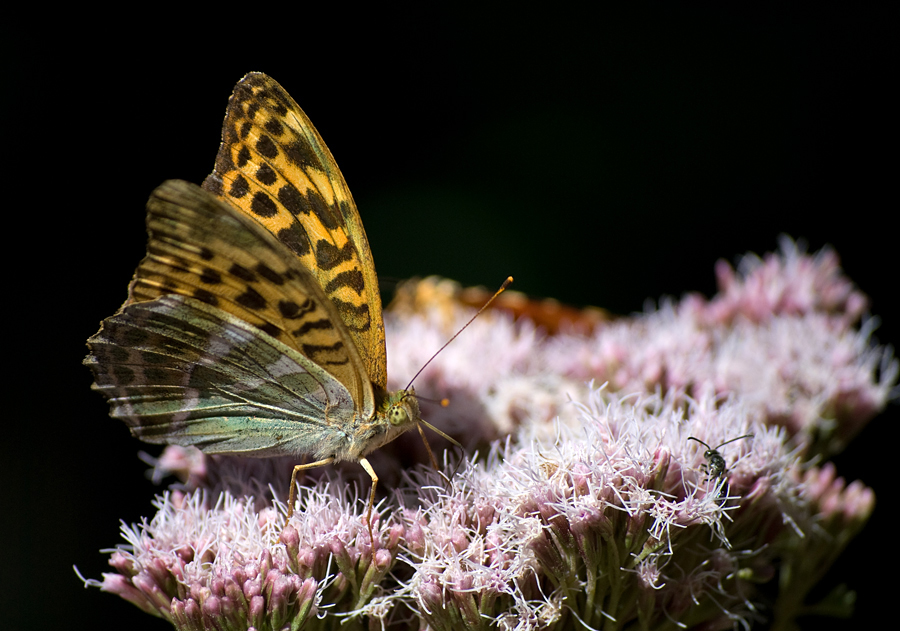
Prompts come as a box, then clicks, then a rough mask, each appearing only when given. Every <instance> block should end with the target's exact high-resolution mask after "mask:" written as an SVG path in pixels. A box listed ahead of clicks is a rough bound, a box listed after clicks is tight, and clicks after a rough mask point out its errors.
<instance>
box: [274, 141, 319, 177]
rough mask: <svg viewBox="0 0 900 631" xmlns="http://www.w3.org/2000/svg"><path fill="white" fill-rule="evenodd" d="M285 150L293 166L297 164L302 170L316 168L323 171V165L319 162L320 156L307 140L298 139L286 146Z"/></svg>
mask: <svg viewBox="0 0 900 631" xmlns="http://www.w3.org/2000/svg"><path fill="white" fill-rule="evenodd" d="M283 150H284V154H285V156H286V157H287V159H288V161H289V162H290V163H291V164H295V165H297V166H299V167H302V168H307V167H315V168H316V169H318V170H320V171H321V170H323V169H322V163H321V162H320V161H319V156H318V155H317V154H316V152H315V151H313V148H312V147H311V146H310V144H309V143H308V142H306V139H304V138H297V139H296V140H294V141H293V142H289V143H287V144H286V145H284V146H283Z"/></svg>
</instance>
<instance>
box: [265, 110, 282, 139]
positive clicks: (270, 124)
mask: <svg viewBox="0 0 900 631" xmlns="http://www.w3.org/2000/svg"><path fill="white" fill-rule="evenodd" d="M282 116H283V114H282ZM263 129H265V130H266V131H267V132H269V133H270V134H271V135H272V136H274V137H275V138H278V137H279V136H280V135H281V134H283V133H284V125H282V124H281V123H280V122H278V120H276V119H274V118H270V119H269V120H267V121H266V124H265V125H263Z"/></svg>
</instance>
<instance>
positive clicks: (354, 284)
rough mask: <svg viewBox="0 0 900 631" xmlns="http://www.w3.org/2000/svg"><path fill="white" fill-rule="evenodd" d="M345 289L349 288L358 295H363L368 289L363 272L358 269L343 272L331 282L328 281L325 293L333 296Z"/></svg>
mask: <svg viewBox="0 0 900 631" xmlns="http://www.w3.org/2000/svg"><path fill="white" fill-rule="evenodd" d="M344 287H349V288H350V289H352V290H353V291H355V292H356V293H357V295H361V294H362V292H363V290H364V289H365V287H366V286H365V281H364V280H363V275H362V272H360V271H359V270H358V269H354V270H348V271H346V272H341V273H340V274H338V275H337V276H335V277H334V278H332V279H331V280H330V281H328V284H327V285H325V293H326V294H332V293H334V292H335V291H337V290H339V289H342V288H344Z"/></svg>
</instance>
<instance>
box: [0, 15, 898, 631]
mask: <svg viewBox="0 0 900 631" xmlns="http://www.w3.org/2000/svg"><path fill="white" fill-rule="evenodd" d="M453 6H454V8H453V9H446V10H439V9H420V8H413V7H409V8H407V9H405V10H402V11H401V10H393V11H392V12H387V13H386V12H373V13H370V14H364V13H359V12H356V11H352V10H350V9H349V8H343V9H339V10H335V11H331V12H319V11H311V10H310V9H309V8H307V7H301V5H300V4H299V3H295V4H292V5H278V6H274V5H264V4H258V5H253V4H250V5H247V6H244V7H242V8H240V9H238V8H235V9H229V10H227V9H225V8H224V7H214V6H209V7H207V9H206V11H207V13H206V14H205V15H203V16H199V15H198V16H196V17H197V19H193V16H191V15H189V14H186V13H185V12H184V7H182V8H181V9H180V10H179V11H176V12H171V13H169V12H167V11H166V10H164V9H162V8H159V9H157V10H156V13H153V14H151V13H141V14H140V15H135V16H133V17H129V18H128V19H124V18H122V17H116V16H114V15H109V14H100V13H97V14H90V13H85V12H84V9H79V12H77V13H72V14H70V15H60V14H59V13H54V14H53V16H52V20H49V18H50V17H51V16H37V15H20V16H16V15H13V16H11V18H10V19H9V20H8V21H7V22H6V24H5V25H4V26H3V27H2V29H3V30H2V38H0V47H2V53H3V54H2V61H0V64H2V68H3V71H4V72H3V77H4V79H3V83H2V90H3V93H2V97H3V98H2V99H0V104H2V109H0V114H2V116H3V121H4V133H3V136H2V137H3V138H4V140H5V143H6V146H5V149H6V150H5V151H4V157H3V161H4V164H6V165H7V166H6V168H5V169H4V171H5V175H6V177H7V187H6V195H5V197H4V200H5V203H4V208H5V215H6V217H7V219H6V220H5V226H6V227H5V230H4V236H5V238H6V249H5V254H6V256H5V259H6V260H7V266H8V267H7V270H8V275H7V287H9V282H10V281H11V284H12V286H11V288H10V291H9V292H8V293H7V294H6V296H5V298H6V299H5V300H4V306H5V314H4V323H5V329H6V331H7V334H6V337H7V348H8V349H9V352H8V353H7V355H6V357H7V375H8V376H7V377H6V379H5V384H6V385H5V388H4V391H5V401H6V406H5V410H4V412H5V414H4V419H3V421H4V424H3V426H4V433H3V439H2V446H3V447H2V449H3V452H2V463H0V467H2V471H0V480H2V484H3V489H4V494H3V497H4V500H5V501H4V502H3V508H2V509H0V513H2V517H0V520H2V533H0V537H2V538H0V542H2V544H0V545H2V550H0V554H2V568H3V569H2V572H0V582H2V585H3V587H2V588H0V599H2V601H3V603H2V605H0V610H2V612H3V619H4V620H5V621H6V622H5V623H4V626H5V625H6V624H9V621H10V619H11V620H12V626H9V627H7V628H32V629H38V628H41V629H49V628H77V627H79V626H87V625H91V627H92V628H111V629H112V628H118V629H121V628H130V629H137V628H144V626H146V628H148V629H165V628H168V626H167V625H166V624H165V623H164V622H161V621H158V620H154V619H152V618H150V617H149V616H147V615H146V614H143V613H141V612H139V611H138V610H137V609H135V608H134V607H133V606H131V605H129V604H127V603H125V602H124V601H122V600H120V599H118V598H116V597H113V596H110V595H107V594H103V593H101V592H99V591H98V590H96V589H89V590H85V589H84V588H83V587H82V585H81V583H80V581H79V580H78V579H77V578H76V577H75V574H74V572H73V571H72V569H71V566H72V565H73V564H77V565H78V567H79V569H80V570H81V572H82V573H83V574H84V575H85V576H87V577H95V578H99V577H100V574H101V572H104V571H107V566H106V559H107V558H108V557H107V555H104V554H100V553H99V552H98V551H99V550H100V549H102V548H110V547H113V546H114V545H116V544H117V543H118V542H119V541H120V538H119V536H118V532H117V531H118V521H119V520H120V519H121V520H124V521H126V522H135V521H139V520H140V518H141V517H142V516H149V515H152V512H153V511H152V508H151V506H150V500H151V498H152V496H153V494H154V492H156V491H158V490H159V489H158V488H156V487H153V486H152V485H151V484H150V482H149V481H147V480H146V479H145V477H144V471H145V469H146V466H145V465H144V464H143V463H141V462H140V461H139V460H138V459H137V457H136V453H137V451H139V450H140V449H143V448H145V446H144V445H143V444H140V443H138V442H137V441H136V440H134V439H132V438H130V437H129V435H128V432H127V430H126V428H125V426H124V425H123V424H122V423H119V422H116V421H113V420H110V419H108V418H107V417H106V415H107V406H106V404H105V403H104V402H103V400H102V399H101V397H100V396H99V395H97V394H95V393H92V392H91V391H90V389H89V385H90V382H91V379H90V375H89V372H88V371H87V369H85V368H83V367H82V366H81V365H80V362H81V360H82V357H83V356H84V354H85V347H84V340H85V339H86V338H87V337H88V336H90V335H91V334H93V333H94V332H95V331H96V330H97V328H98V323H99V321H100V320H101V319H102V318H104V317H106V316H109V315H111V314H112V313H113V312H114V311H115V310H116V308H117V307H118V306H119V305H120V304H121V302H122V300H123V299H124V298H125V290H126V285H127V282H128V280H129V279H130V277H131V274H132V272H133V270H134V267H135V266H136V264H137V262H138V261H139V260H140V258H141V257H142V256H143V253H144V246H145V231H144V227H143V222H144V204H145V201H146V199H147V196H148V195H149V193H150V191H151V190H152V189H153V188H154V187H155V186H157V185H158V184H160V183H161V182H162V181H163V180H166V179H169V178H182V179H186V180H190V181H193V182H197V183H199V182H201V181H202V180H203V178H204V177H205V176H206V175H207V174H208V172H209V171H210V170H211V169H212V165H213V159H214V157H215V154H216V150H217V147H218V143H219V133H220V128H221V124H222V119H223V116H224V111H225V104H226V101H227V98H228V96H229V94H230V93H231V89H232V87H233V85H234V83H235V82H236V81H237V80H238V79H239V78H240V77H241V76H242V75H243V74H244V73H246V72H248V71H250V70H260V71H264V72H266V73H268V74H270V75H271V76H273V77H274V78H275V79H276V80H278V81H279V82H281V83H282V85H283V86H284V87H285V88H286V89H287V90H288V91H289V92H290V93H291V94H292V95H293V96H294V98H295V99H296V100H297V101H298V103H300V105H301V106H302V107H303V108H304V109H305V111H306V112H307V114H308V115H309V116H310V118H311V119H312V120H313V121H314V123H315V125H316V126H317V127H318V129H319V131H320V133H321V134H322V136H323V137H324V138H325V140H326V142H327V143H328V145H329V147H330V148H331V150H332V152H333V153H334V155H335V156H336V157H337V161H338V163H339V164H340V166H341V169H342V171H343V172H344V174H345V176H346V178H347V180H348V182H349V184H350V188H351V190H352V191H353V194H354V196H355V198H356V201H357V203H358V205H359V207H360V210H361V214H362V217H363V221H364V223H365V227H366V230H367V233H368V236H369V241H370V243H371V245H372V249H373V252H374V257H375V261H376V263H377V266H378V272H379V276H380V277H381V279H382V281H383V282H385V283H386V285H388V286H389V285H390V283H391V281H392V280H398V279H404V278H407V277H410V276H414V275H428V274H440V275H443V276H448V277H451V278H454V279H456V280H459V281H461V282H462V283H463V284H464V285H476V284H482V285H487V286H489V287H495V286H496V285H498V284H499V283H500V281H501V280H502V279H503V278H505V277H506V276H507V275H508V274H513V275H514V276H515V277H516V284H515V286H514V287H515V288H516V289H518V290H520V291H524V292H527V293H529V294H533V295H535V296H552V297H555V298H558V299H560V300H563V301H565V302H569V303H572V304H576V305H585V304H593V305H598V306H602V307H605V308H607V309H610V310H612V311H614V312H617V313H629V312H634V311H639V310H641V309H642V308H643V304H644V301H645V300H647V299H648V298H649V299H657V298H659V297H660V296H663V295H672V296H680V295H682V294H683V293H684V292H687V291H695V290H696V291H700V292H703V293H704V294H706V295H711V294H712V293H713V292H714V291H715V285H714V278H713V264H714V263H715V261H716V260H717V259H718V258H725V259H727V260H730V261H734V260H735V259H736V257H737V256H738V255H739V254H742V253H745V252H748V251H754V252H757V253H764V252H768V251H772V250H773V249H774V248H775V247H776V237H777V236H778V235H779V234H780V233H787V234H789V235H791V236H793V237H797V238H804V239H806V240H807V241H808V242H809V244H810V249H812V250H816V249H818V248H820V247H822V246H823V245H824V244H826V243H829V244H831V245H833V246H834V247H835V249H836V250H837V251H838V253H839V254H840V255H841V258H842V261H843V265H844V269H845V270H846V272H847V274H848V275H849V276H850V277H851V278H852V279H853V280H854V281H856V282H857V283H858V285H859V286H860V288H861V289H862V290H863V291H864V292H866V293H867V294H868V295H869V296H870V297H871V299H872V311H873V313H875V314H878V315H879V316H881V317H882V321H883V324H882V326H881V328H880V329H879V330H878V332H877V336H878V338H879V339H880V340H881V341H883V342H891V343H894V344H896V342H897V340H898V327H900V313H898V309H897V297H896V285H897V282H896V277H895V274H896V264H895V261H896V245H895V244H896V241H897V229H896V228H890V227H889V221H890V220H891V219H892V218H895V217H896V215H897V200H896V157H893V158H891V157H890V156H891V155H894V154H895V153H896V150H895V148H896V139H897V138H896V133H895V128H894V125H893V122H894V119H895V111H896V109H897V107H896V102H895V97H893V96H891V94H892V93H893V89H891V88H892V87H893V84H895V83H896V76H895V75H896V69H895V67H894V64H892V63H891V62H889V59H892V58H894V54H893V53H894V52H895V50H894V49H895V47H894V46H889V42H890V43H893V40H895V35H894V33H893V29H891V28H890V27H891V26H893V24H894V19H893V18H894V17H895V16H894V13H893V11H891V12H890V13H889V12H888V9H887V4H886V3H885V4H883V5H879V8H873V7H870V6H866V7H853V8H852V9H851V8H830V7H822V6H819V7H817V8H816V9H814V10H799V9H795V8H792V7H790V6H783V5H779V6H777V7H775V8H772V9H770V10H767V11H762V10H759V9H755V10H752V11H749V12H747V11H745V10H742V9H735V8H724V9H723V8H711V9H705V10H703V9H699V8H688V7H684V6H672V5H669V4H665V5H663V4H648V3H639V4H636V5H632V6H631V7H630V8H628V9H626V10H619V11H609V12H593V13H582V12H578V11H574V10H566V9H565V7H563V6H562V5H558V6H553V5H551V6H544V7H542V8H541V9H540V10H538V9H537V8H535V9H534V10H529V9H527V8H526V5H520V6H519V7H518V8H517V9H516V10H515V11H500V10H494V9H491V8H489V7H488V6H486V3H483V4H482V5H481V6H477V7H469V8H463V7H460V6H458V5H453ZM201 18H202V19H201ZM51 21H52V23H53V24H58V25H60V26H57V27H53V28H52V29H51V30H48V28H49V27H47V25H48V24H49V23H50V22H51ZM889 178H890V180H889ZM889 181H892V182H894V184H893V185H891V186H890V187H889ZM10 342H11V346H9V344H10ZM10 373H11V376H9V375H10ZM897 416H898V414H897V408H896V407H892V408H891V409H889V411H888V412H887V413H886V414H884V415H882V416H881V417H880V418H878V419H876V420H875V421H873V423H872V424H871V425H870V426H869V427H868V428H867V430H866V431H865V432H864V433H863V434H862V435H861V436H860V437H859V438H858V440H857V441H856V442H855V443H853V444H852V445H851V447H850V449H849V450H848V451H847V452H845V453H844V454H842V455H841V456H840V457H838V458H837V464H838V468H839V469H838V470H839V473H840V474H841V475H843V476H845V477H846V478H847V479H848V480H850V479H857V478H859V479H862V480H863V481H864V482H865V483H866V484H868V485H870V486H873V487H874V488H875V490H876V492H877V494H878V497H879V500H880V502H881V505H880V507H879V508H878V509H877V510H876V513H875V516H874V518H873V520H872V522H871V523H870V525H869V526H868V527H867V530H866V531H865V532H864V533H863V535H862V536H860V537H859V538H858V539H857V540H856V541H855V542H854V544H853V545H852V546H851V548H850V549H848V550H847V552H846V554H845V555H844V557H843V560H842V561H841V563H840V564H839V566H838V567H837V568H836V569H835V570H834V571H833V572H832V573H831V574H830V575H829V577H828V578H827V579H826V584H827V585H828V586H829V587H830V586H833V585H835V584H837V583H839V582H842V581H846V582H848V583H849V584H850V586H851V587H853V588H855V589H857V590H858V592H859V600H858V613H857V615H856V618H855V619H854V622H855V623H856V624H866V623H867V621H869V620H875V619H878V618H877V616H879V615H880V614H881V613H882V611H883V608H884V607H885V605H884V602H885V601H884V600H882V596H881V594H880V593H878V590H879V588H880V586H881V584H882V581H884V580H885V578H886V576H887V571H888V570H887V569H886V568H889V567H890V566H889V565H888V564H887V563H884V562H883V561H882V558H883V551H884V547H885V542H886V541H891V540H893V538H892V537H890V535H891V533H890V532H889V531H888V529H887V528H888V524H889V523H890V522H889V516H887V515H886V514H885V512H886V509H885V505H886V504H887V502H888V501H889V500H890V498H891V496H892V494H893V493H894V492H895V488H894V487H895V485H894V484H892V483H891V480H890V479H889V478H885V477H884V474H885V473H886V472H887V467H888V466H889V465H890V464H892V462H891V457H890V456H889V450H892V449H894V448H895V446H896V443H895V438H896V436H897V431H896V429H895V427H894V426H893V425H892V423H895V422H896V421H897ZM150 449H152V448H150ZM876 550H878V552H879V553H878V554H877V555H876V553H875V552H876ZM10 615H11V618H10ZM804 628H825V627H824V625H823V624H822V621H820V620H815V621H812V620H810V621H808V624H807V626H805V627H804Z"/></svg>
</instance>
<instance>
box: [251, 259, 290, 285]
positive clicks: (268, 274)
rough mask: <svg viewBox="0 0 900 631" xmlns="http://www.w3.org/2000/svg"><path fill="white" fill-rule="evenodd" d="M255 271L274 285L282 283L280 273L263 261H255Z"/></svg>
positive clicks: (282, 279)
mask: <svg viewBox="0 0 900 631" xmlns="http://www.w3.org/2000/svg"><path fill="white" fill-rule="evenodd" d="M255 269H256V273H257V274H259V275H260V276H262V277H263V278H265V279H266V280H267V281H269V282H270V283H272V284H274V285H283V284H284V278H282V276H281V274H279V273H278V272H276V271H275V270H273V269H272V268H271V267H269V266H268V265H266V264H265V263H257V265H256V267H255Z"/></svg>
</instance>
